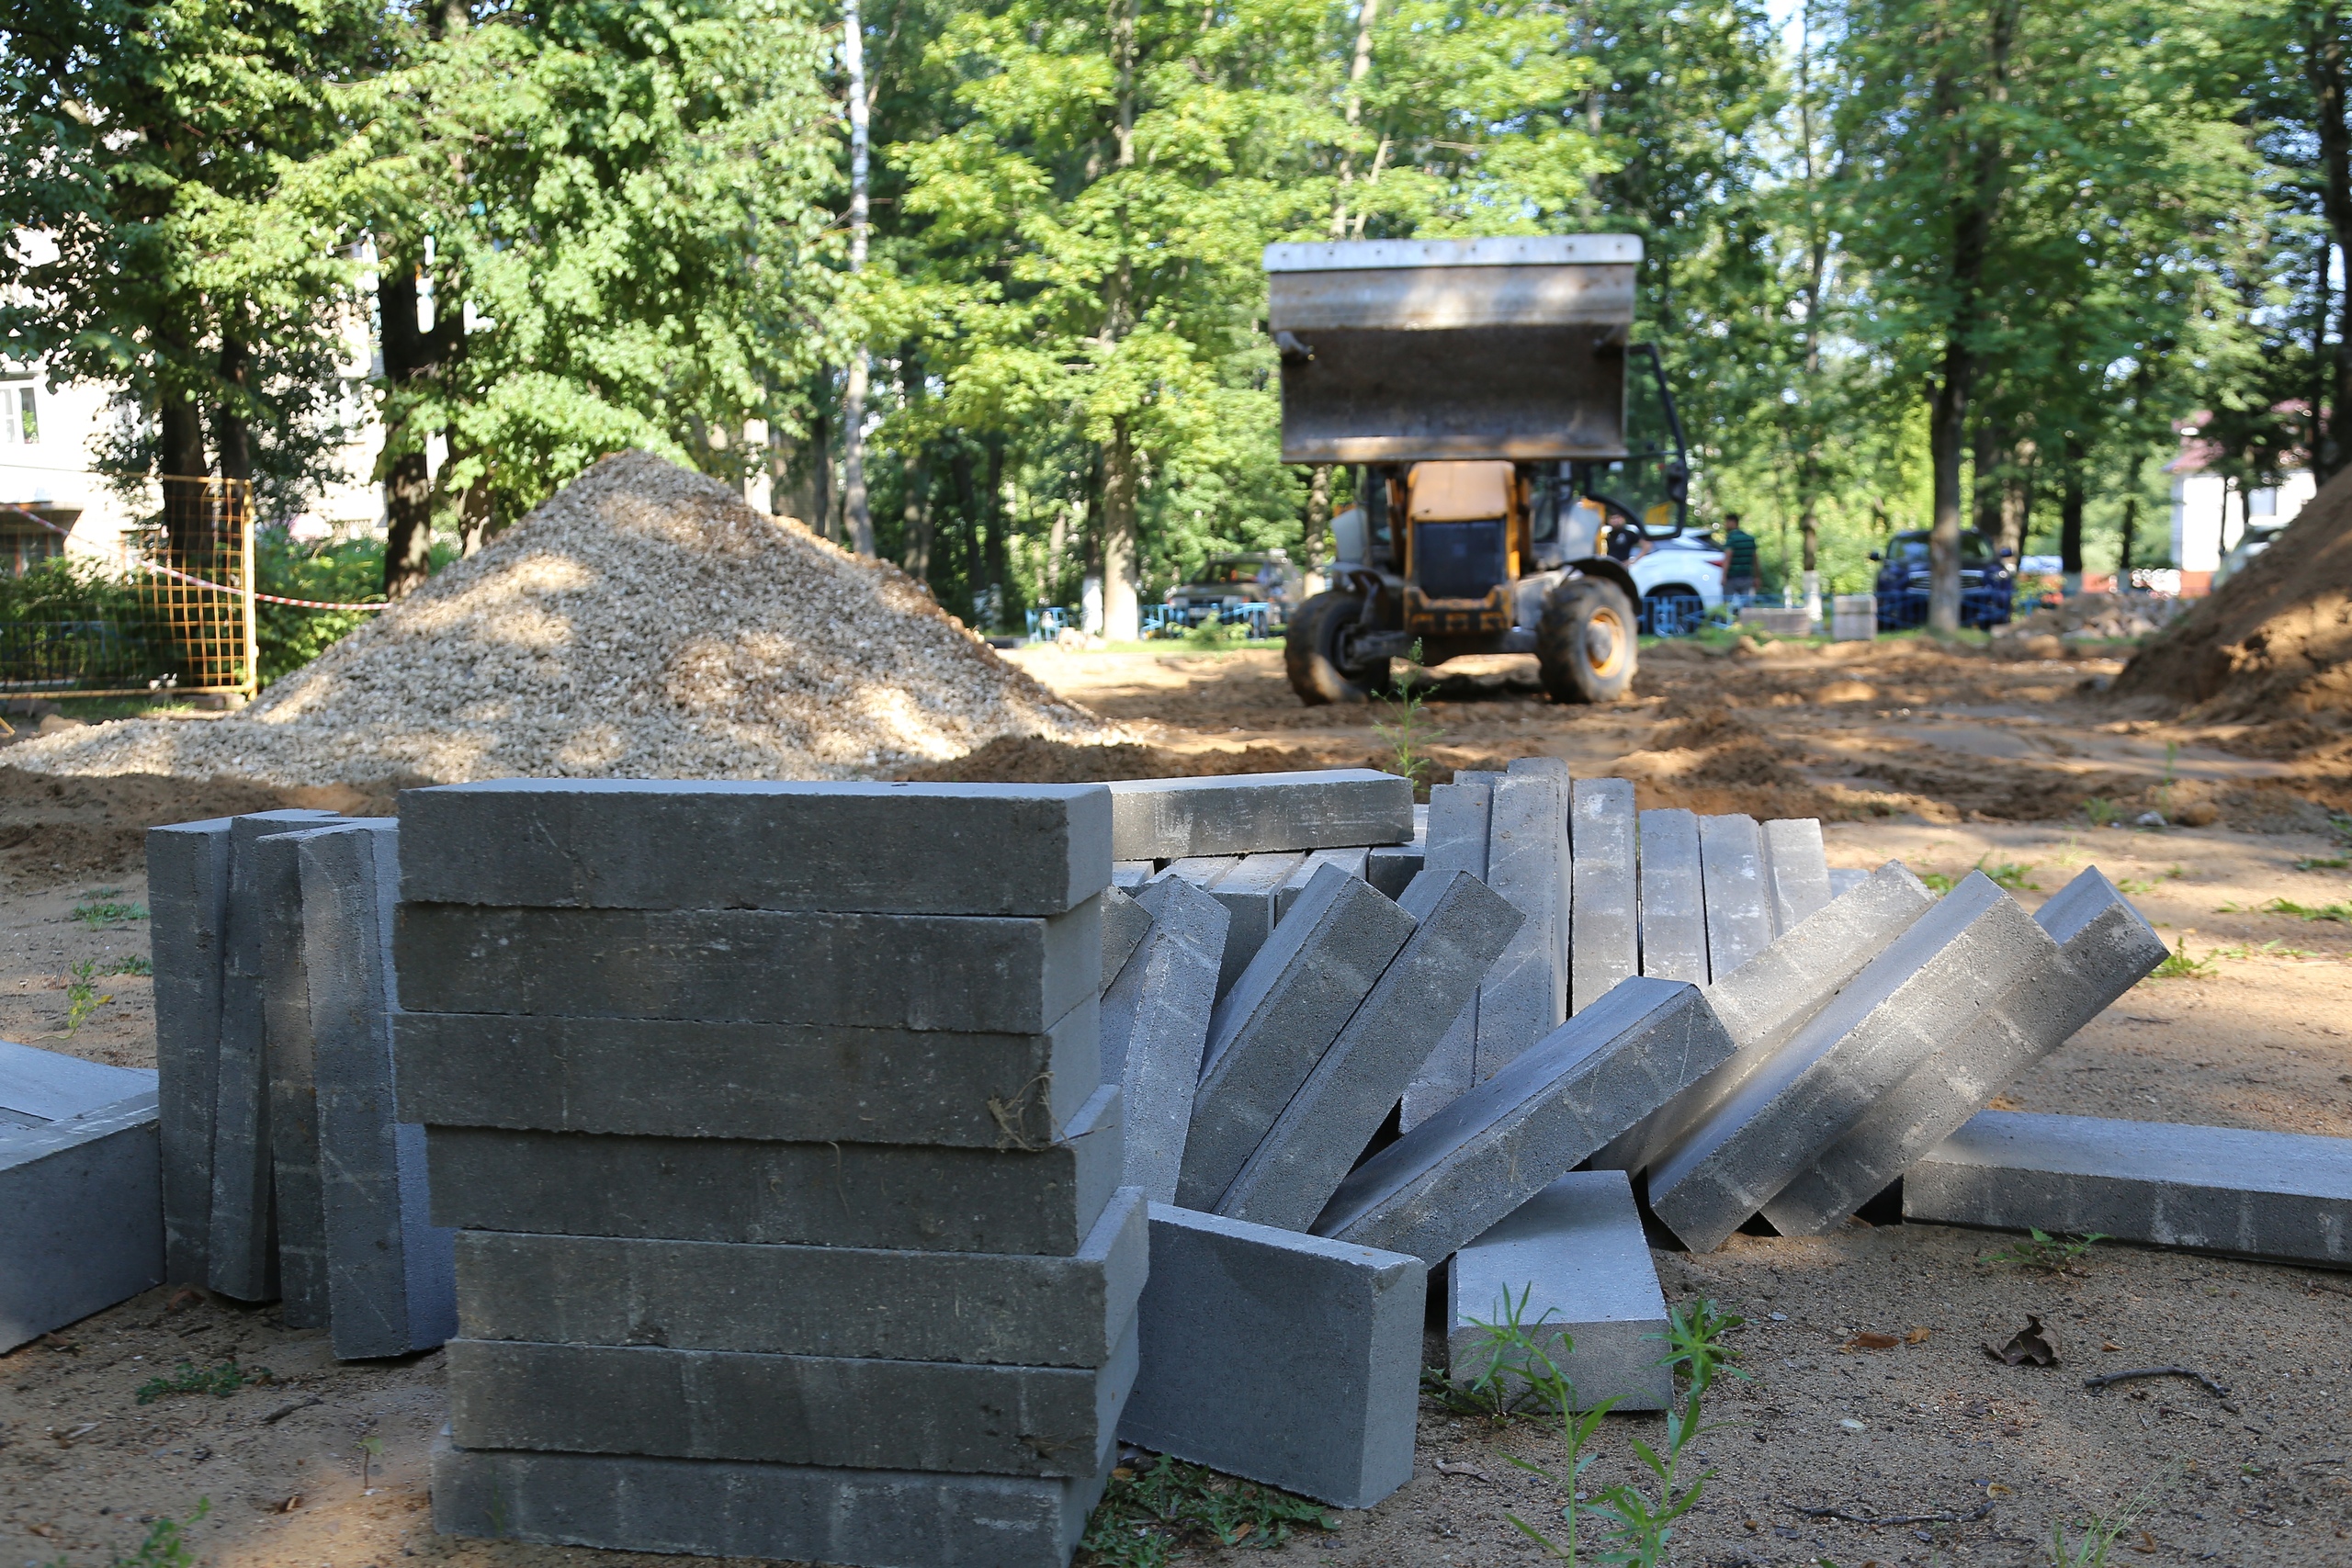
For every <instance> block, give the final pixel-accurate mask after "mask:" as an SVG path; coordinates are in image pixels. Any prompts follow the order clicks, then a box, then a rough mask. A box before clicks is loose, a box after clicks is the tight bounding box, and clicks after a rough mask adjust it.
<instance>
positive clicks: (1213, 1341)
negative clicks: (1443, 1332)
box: [1119, 1203, 1429, 1508]
mask: <svg viewBox="0 0 2352 1568" xmlns="http://www.w3.org/2000/svg"><path fill="white" fill-rule="evenodd" d="M1428 1290H1429V1276H1428V1270H1427V1269H1425V1268H1424V1267H1423V1266H1422V1264H1421V1262H1420V1260H1419V1258H1408V1257H1402V1256H1399V1255H1398V1254H1397V1253H1393V1252H1383V1251H1379V1250H1377V1249H1375V1248H1373V1247H1360V1246H1355V1245H1352V1244H1349V1243H1343V1242H1332V1241H1325V1240H1321V1239H1319V1238H1317V1237H1314V1236H1305V1235H1294V1234H1292V1233H1291V1232H1289V1231H1280V1230H1274V1229H1272V1228H1271V1227H1269V1226H1266V1225H1253V1224H1248V1223H1246V1222H1244V1221H1241V1220H1231V1219H1225V1218H1221V1217H1219V1216H1217V1215H1215V1214H1199V1213H1192V1212H1190V1211H1188V1210H1183V1209H1174V1208H1170V1207H1168V1206H1166V1205H1164V1204H1159V1203H1154V1204H1153V1205H1152V1206H1151V1279H1150V1280H1149V1282H1148V1283H1147V1284H1146V1286H1145V1287H1144V1295H1143V1309H1142V1312H1141V1314H1140V1318H1139V1326H1140V1334H1141V1340H1142V1363H1143V1364H1142V1370H1141V1371H1140V1373H1139V1374H1138V1375H1137V1377H1136V1384H1135V1393H1134V1394H1133V1396H1132V1397H1131V1398H1130V1399H1129V1400H1128V1402H1127V1408H1126V1413H1125V1416H1122V1417H1121V1418H1120V1421H1119V1437H1120V1438H1121V1440H1122V1441H1125V1442H1130V1443H1134V1444H1136V1445H1137V1446H1139V1447H1142V1448H1147V1449H1150V1450H1153V1451H1155V1452H1158V1453H1166V1454H1174V1455H1175V1456H1176V1457H1177V1458H1179V1459H1185V1460H1191V1461H1193V1462H1194V1463H1196V1464H1204V1465H1207V1466H1209V1467H1210V1468H1211V1469H1213V1470H1221V1471H1224V1472H1226V1473H1227V1474H1228V1475H1238V1476H1243V1477H1246V1478H1248V1479H1249V1480H1251V1481H1261V1482H1264V1483H1267V1484H1268V1485H1272V1486H1280V1487H1283V1488H1284V1489H1286V1490H1288V1491H1292V1492H1298V1493H1303V1494H1305V1495H1307V1496H1309V1497H1314V1498H1317V1499H1319V1500H1321V1501H1323V1502H1326V1503H1330V1504H1334V1505H1336V1506H1340V1507H1343V1508H1368V1507H1370V1506H1372V1505H1374V1503H1377V1502H1379V1501H1380V1500H1381V1499H1382V1498H1383V1497H1385V1496H1387V1495H1389V1494H1390V1493H1391V1492H1394V1491H1395V1490H1397V1487H1399V1486H1401V1485H1403V1484H1404V1483H1406V1482H1407V1481H1408V1480H1409V1479H1411V1477H1412V1473H1413V1419H1414V1416H1415V1414H1416V1411H1417V1409H1418V1407H1419V1400H1420V1394H1419V1382H1420V1349H1421V1317H1422V1312H1423V1304H1424V1302H1425V1300H1426V1298H1427V1295H1428Z"/></svg>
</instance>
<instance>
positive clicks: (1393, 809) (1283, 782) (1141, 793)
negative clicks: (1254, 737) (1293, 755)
mask: <svg viewBox="0 0 2352 1568" xmlns="http://www.w3.org/2000/svg"><path fill="white" fill-rule="evenodd" d="M1110 789H1111V854H1112V858H1114V860H1182V859H1183V858H1184V857H1186V856H1188V855H1232V854H1261V853H1264V852H1268V851H1272V850H1328V849H1345V848H1348V847H1350V846H1351V845H1361V844H1402V843H1408V842H1410V841H1411V840H1412V837H1413V785H1412V781H1411V780H1409V779H1402V778H1398V777H1397V776H1395V775H1394V774H1391V773H1374V772H1372V771H1371V770H1369V769H1365V768H1331V769H1326V770H1322V771H1319V772H1316V773H1233V774H1226V775H1222V776H1218V777H1213V778H1192V779H1122V780H1119V781H1118V782H1116V783H1114V784H1112V785H1111V786H1110Z"/></svg>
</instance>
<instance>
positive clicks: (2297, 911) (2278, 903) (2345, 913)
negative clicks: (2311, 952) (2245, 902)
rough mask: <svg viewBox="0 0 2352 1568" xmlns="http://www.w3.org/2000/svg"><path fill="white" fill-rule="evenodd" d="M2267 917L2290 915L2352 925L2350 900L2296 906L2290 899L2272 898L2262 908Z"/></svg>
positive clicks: (2351, 900) (2342, 899)
mask: <svg viewBox="0 0 2352 1568" xmlns="http://www.w3.org/2000/svg"><path fill="white" fill-rule="evenodd" d="M2262 912H2263V913H2264V914H2267V915H2292V916H2294V917H2295V918H2296V919H2299V920H2335V921H2337V922H2339V923H2342V924H2346V925H2352V899H2344V898H2339V899H2337V900H2336V901H2335V903H2333V904H2298V903H2296V902H2295V901H2294V900H2293V899H2291V898H2273V899H2272V900H2270V902H2268V903H2267V904H2265V905H2263V906H2262Z"/></svg>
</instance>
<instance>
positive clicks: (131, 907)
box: [67, 898, 147, 931]
mask: <svg viewBox="0 0 2352 1568" xmlns="http://www.w3.org/2000/svg"><path fill="white" fill-rule="evenodd" d="M67 918H68V919H76V920H79V921H81V922H82V923H83V924H84V925H85V926H87V927H89V928H90V929H91V930H92V931H97V930H99V929H100V928H102V927H106V926H120V925H125V924H127V923H129V922H130V921H132V920H143V919H146V918H147V906H146V905H144V904H125V903H122V902H121V901H119V899H113V898H108V899H107V900H105V901H104V902H102V903H91V904H76V905H74V913H73V914H72V915H70V916H68V917H67Z"/></svg>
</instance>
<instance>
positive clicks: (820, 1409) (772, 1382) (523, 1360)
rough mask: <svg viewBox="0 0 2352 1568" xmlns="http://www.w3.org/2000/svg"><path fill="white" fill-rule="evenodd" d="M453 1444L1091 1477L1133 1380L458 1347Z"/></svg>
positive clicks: (1077, 1373)
mask: <svg viewBox="0 0 2352 1568" xmlns="http://www.w3.org/2000/svg"><path fill="white" fill-rule="evenodd" d="M445 1353H446V1354H447V1357H448V1379H449V1435H450V1437H451V1438H452V1439H453V1440H454V1441H456V1442H457V1443H458V1445H459V1446H460V1447H463V1448H469V1449H526V1450H553V1451H556V1452H562V1453H625V1454H643V1455H646V1456H648V1457H651V1458H657V1459H722V1460H752V1461H760V1462H763V1463H770V1464H814V1465H825V1466H844V1467H848V1468H851V1469H871V1470H941V1471H950V1472H957V1473H962V1474H982V1475H1059V1476H1078V1475H1090V1474H1091V1473H1093V1469H1094V1465H1095V1462H1096V1460H1097V1457H1098V1456H1099V1455H1100V1454H1101V1452H1102V1450H1103V1444H1104V1441H1105V1440H1106V1438H1108V1436H1109V1434H1110V1433H1111V1432H1112V1431H1113V1429H1114V1427H1116V1426H1117V1425H1118V1419H1119V1412H1120V1409H1121V1407H1122V1406H1123V1405H1124V1404H1125V1402H1126V1398H1127V1391H1128V1390H1129V1389H1130V1388H1132V1387H1133V1386H1134V1385H1135V1379H1136V1331H1135V1325H1134V1324H1133V1323H1132V1322H1130V1323H1129V1324H1128V1325H1126V1326H1125V1329H1124V1330H1123V1332H1122V1333H1121V1335H1120V1338H1119V1348H1118V1349H1117V1350H1116V1351H1114V1353H1113V1355H1112V1357H1111V1359H1109V1360H1108V1361H1106V1362H1104V1363H1103V1365H1102V1366H1101V1367H1095V1368H1085V1367H994V1366H983V1365H979V1364H977V1363H972V1362H952V1361H894V1360H879V1359H867V1358H860V1357H842V1356H760V1355H750V1354H745V1353H743V1352H741V1351H732V1350H673V1349H669V1348H664V1347H660V1346H644V1345H625V1346H612V1345H543V1344H528V1345H526V1344H520V1343H517V1342H515V1341H513V1340H482V1339H452V1340H451V1341H449V1344H448V1346H447V1349H446V1352H445Z"/></svg>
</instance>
